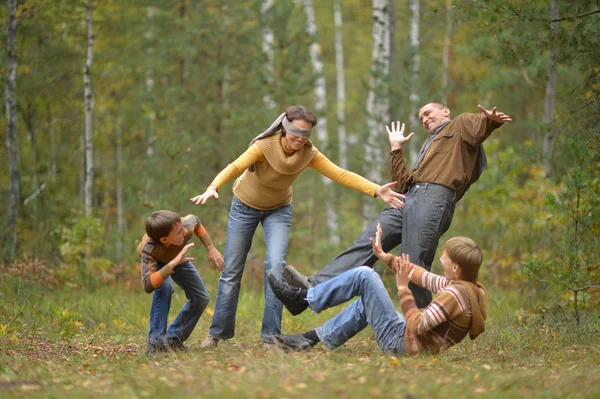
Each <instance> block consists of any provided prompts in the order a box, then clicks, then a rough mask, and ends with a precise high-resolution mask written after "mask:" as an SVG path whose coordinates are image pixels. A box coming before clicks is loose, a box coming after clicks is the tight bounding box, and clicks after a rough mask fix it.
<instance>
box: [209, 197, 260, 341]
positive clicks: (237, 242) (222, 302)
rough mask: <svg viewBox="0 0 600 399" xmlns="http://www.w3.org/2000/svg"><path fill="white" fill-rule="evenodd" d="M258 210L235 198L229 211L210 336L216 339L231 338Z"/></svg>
mask: <svg viewBox="0 0 600 399" xmlns="http://www.w3.org/2000/svg"><path fill="white" fill-rule="evenodd" d="M258 213H259V212H258V211H257V210H255V209H254V208H251V207H249V206H247V205H245V204H244V203H243V202H241V201H240V200H239V199H238V198H236V197H234V198H233V201H232V203H231V210H230V212H229V223H228V226H227V239H226V242H225V269H224V270H223V272H222V273H221V278H220V279H219V288H218V290H217V302H216V305H215V314H214V316H213V319H212V325H211V327H210V330H209V332H208V333H209V335H210V336H211V337H212V338H215V339H229V338H233V336H234V334H235V314H236V311H237V305H238V297H239V294H240V284H241V281H242V275H243V273H244V266H245V265H246V257H247V256H248V251H250V247H251V245H252V237H253V236H254V231H255V230H256V227H257V226H258V223H259V220H260V216H259V215H258Z"/></svg>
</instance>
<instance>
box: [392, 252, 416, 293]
mask: <svg viewBox="0 0 600 399" xmlns="http://www.w3.org/2000/svg"><path fill="white" fill-rule="evenodd" d="M411 269H412V267H411V264H410V256H408V255H407V254H402V255H401V256H399V257H398V258H397V260H396V288H397V289H398V291H400V290H401V289H403V288H408V283H409V282H410V272H411Z"/></svg>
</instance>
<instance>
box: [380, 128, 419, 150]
mask: <svg viewBox="0 0 600 399" xmlns="http://www.w3.org/2000/svg"><path fill="white" fill-rule="evenodd" d="M385 129H386V130H387V132H388V138H389V139H390V146H392V151H394V150H399V149H400V148H402V144H404V143H406V142H407V141H408V140H410V138H411V137H412V136H413V135H414V133H411V134H409V135H408V136H406V137H404V123H402V124H400V122H396V124H395V125H394V122H392V129H391V130H390V127H389V126H388V125H385Z"/></svg>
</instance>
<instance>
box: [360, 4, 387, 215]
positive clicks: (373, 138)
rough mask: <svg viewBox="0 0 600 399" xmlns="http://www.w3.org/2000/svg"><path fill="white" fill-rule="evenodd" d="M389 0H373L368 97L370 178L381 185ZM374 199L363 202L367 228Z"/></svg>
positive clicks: (373, 213) (367, 151) (367, 161)
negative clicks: (371, 50) (371, 49)
mask: <svg viewBox="0 0 600 399" xmlns="http://www.w3.org/2000/svg"><path fill="white" fill-rule="evenodd" d="M389 9H390V7H389V0H373V52H372V57H371V78H370V84H369V95H368V97H367V129H368V139H367V141H366V143H365V147H364V148H365V167H366V175H367V178H368V179H369V180H371V181H372V182H374V183H381V178H382V173H381V170H382V165H383V163H384V162H383V160H384V159H385V153H384V149H383V148H384V140H383V136H382V135H381V132H382V130H383V129H384V126H385V124H387V123H389V90H388V87H387V83H388V76H389V67H390V15H389ZM375 209H376V208H375V203H374V201H373V199H366V200H365V202H363V225H364V226H365V227H366V226H367V225H368V224H370V223H371V222H373V220H374V219H375V217H376V212H375Z"/></svg>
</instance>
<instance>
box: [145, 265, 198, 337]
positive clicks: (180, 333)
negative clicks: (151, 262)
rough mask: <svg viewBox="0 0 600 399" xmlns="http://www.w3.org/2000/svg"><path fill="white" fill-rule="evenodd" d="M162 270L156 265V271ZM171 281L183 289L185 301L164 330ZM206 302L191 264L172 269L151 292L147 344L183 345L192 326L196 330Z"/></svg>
mask: <svg viewBox="0 0 600 399" xmlns="http://www.w3.org/2000/svg"><path fill="white" fill-rule="evenodd" d="M162 267H164V264H161V263H159V264H157V268H158V269H161V268H162ZM173 281H175V283H177V285H178V286H179V287H180V288H181V289H182V290H183V292H184V293H185V297H186V298H187V302H186V303H185V305H183V308H181V310H180V311H179V314H178V315H177V317H175V320H173V322H171V325H170V326H169V328H168V329H167V321H168V317H169V310H170V309H171V296H172V295H173V292H174V291H175V290H174V288H173ZM209 302H210V297H209V296H208V291H207V290H206V287H205V286H204V282H203V281H202V278H201V277H200V275H199V274H198V271H197V270H196V268H195V267H194V265H193V264H192V262H186V263H182V264H181V265H179V266H177V267H176V268H175V269H173V274H172V275H171V276H169V278H167V279H166V280H165V281H164V282H163V284H162V285H161V286H160V287H158V288H157V289H155V290H154V296H153V297H152V306H151V307H150V331H149V332H148V345H163V344H165V343H167V344H168V343H170V342H179V343H183V342H185V341H186V340H187V339H188V338H189V337H190V335H191V334H192V331H194V327H196V324H197V323H198V320H200V316H202V313H203V312H204V309H206V306H208V303H209Z"/></svg>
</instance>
